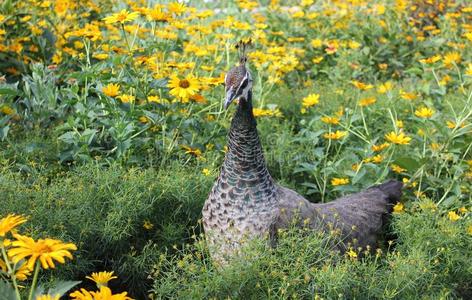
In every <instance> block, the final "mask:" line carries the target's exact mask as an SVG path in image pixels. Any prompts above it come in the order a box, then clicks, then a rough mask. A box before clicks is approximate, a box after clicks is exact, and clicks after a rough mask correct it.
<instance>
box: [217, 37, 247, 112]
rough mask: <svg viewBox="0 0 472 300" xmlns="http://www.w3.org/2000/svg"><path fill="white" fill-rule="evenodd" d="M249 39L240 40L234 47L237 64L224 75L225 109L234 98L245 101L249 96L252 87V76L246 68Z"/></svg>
mask: <svg viewBox="0 0 472 300" xmlns="http://www.w3.org/2000/svg"><path fill="white" fill-rule="evenodd" d="M250 43H251V41H249V42H243V41H240V42H239V43H238V44H237V45H236V48H238V50H239V51H240V52H239V65H237V66H234V67H233V68H231V70H229V72H228V73H227V74H226V76H225V86H226V89H225V90H226V98H225V103H224V108H225V109H227V108H228V106H229V105H230V104H231V102H233V100H235V99H238V98H239V99H240V101H247V100H248V98H249V92H250V91H251V89H252V77H251V73H250V72H249V70H248V69H247V68H246V63H247V55H246V50H247V48H248V46H249V45H250Z"/></svg>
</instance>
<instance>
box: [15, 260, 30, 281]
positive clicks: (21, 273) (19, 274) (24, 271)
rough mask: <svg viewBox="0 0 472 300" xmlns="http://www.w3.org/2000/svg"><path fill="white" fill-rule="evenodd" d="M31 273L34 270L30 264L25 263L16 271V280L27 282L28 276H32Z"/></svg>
mask: <svg viewBox="0 0 472 300" xmlns="http://www.w3.org/2000/svg"><path fill="white" fill-rule="evenodd" d="M31 271H32V269H30V268H29V267H28V264H26V263H23V264H22V265H21V267H19V268H17V270H16V273H15V276H16V279H18V280H20V281H25V280H26V279H28V276H30V275H31Z"/></svg>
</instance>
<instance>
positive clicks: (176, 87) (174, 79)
mask: <svg viewBox="0 0 472 300" xmlns="http://www.w3.org/2000/svg"><path fill="white" fill-rule="evenodd" d="M167 86H168V87H169V88H170V89H171V90H170V92H169V93H170V94H171V95H173V96H175V97H178V98H180V99H181V100H182V101H184V102H185V101H188V99H189V98H190V96H193V95H195V94H196V93H197V92H198V90H199V89H200V83H199V81H198V79H197V78H196V77H195V76H193V75H192V74H189V75H187V77H185V78H183V79H181V78H179V77H178V76H177V75H176V74H174V75H172V76H171V77H170V81H169V83H168V85H167Z"/></svg>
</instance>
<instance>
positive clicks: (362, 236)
mask: <svg viewBox="0 0 472 300" xmlns="http://www.w3.org/2000/svg"><path fill="white" fill-rule="evenodd" d="M241 46H242V48H244V47H245V45H244V44H242V45H241ZM246 63H247V56H246V54H245V51H244V49H242V54H240V64H239V65H238V66H235V67H233V68H232V69H231V70H230V71H229V72H228V74H227V75H226V77H225V84H226V99H225V102H224V107H225V108H227V107H228V106H229V105H230V104H231V102H232V101H234V100H235V99H239V103H238V107H237V111H236V114H235V115H234V117H233V120H232V122H231V128H230V131H229V135H228V151H227V153H226V156H225V159H224V163H223V166H222V168H221V172H220V175H219V177H218V179H217V180H216V182H215V184H214V186H213V188H212V190H211V192H210V195H209V197H208V199H207V200H206V202H205V205H204V207H203V211H202V213H203V226H204V230H205V235H206V237H207V241H208V244H209V250H210V254H211V256H212V259H213V260H214V261H215V262H216V263H217V264H220V265H224V264H226V263H227V262H228V261H230V260H231V257H232V256H234V255H237V253H238V250H239V249H240V248H241V246H242V245H243V244H244V243H245V241H247V240H249V239H253V238H259V237H262V238H264V237H266V238H267V237H268V238H270V239H272V240H274V239H275V237H276V234H277V230H278V229H279V228H286V227H288V226H290V224H292V223H293V222H294V220H295V219H297V220H304V222H303V223H304V225H308V226H309V227H311V228H312V229H313V230H324V231H327V230H331V231H332V229H333V228H334V229H335V231H337V232H338V235H339V237H340V240H341V241H342V242H343V243H340V244H338V245H337V246H336V247H337V248H338V249H339V250H341V251H346V250H347V248H346V247H347V246H346V245H347V243H348V242H349V243H352V244H353V245H355V247H362V248H365V247H367V246H368V245H370V246H374V245H375V244H376V242H377V235H378V234H379V232H380V231H381V228H382V225H383V223H384V220H385V216H386V215H388V214H389V213H390V212H391V207H392V206H393V204H394V203H395V202H397V201H398V200H399V198H400V196H401V193H402V192H401V189H402V183H401V182H398V181H395V180H390V181H388V182H385V183H383V184H380V185H377V186H373V187H370V188H368V189H366V190H364V191H362V192H359V193H355V194H351V195H348V196H344V197H341V198H339V199H336V200H334V201H332V202H329V203H322V204H318V203H311V202H309V201H308V200H306V199H305V198H304V197H302V196H301V195H299V194H298V193H297V192H295V191H293V190H290V189H288V188H285V187H283V186H280V185H278V184H277V183H276V182H275V181H274V179H273V178H272V177H271V176H270V174H269V171H268V170H267V167H266V164H265V160H264V154H263V152H262V147H261V142H260V140H259V136H258V133H257V124H256V120H255V118H254V115H253V111H252V78H251V74H250V72H249V70H248V69H247V68H246ZM328 228H329V229H328Z"/></svg>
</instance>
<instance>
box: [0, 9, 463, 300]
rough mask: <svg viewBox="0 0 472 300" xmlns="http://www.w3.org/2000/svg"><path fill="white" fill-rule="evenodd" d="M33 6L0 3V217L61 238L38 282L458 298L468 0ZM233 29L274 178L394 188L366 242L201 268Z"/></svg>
mask: <svg viewBox="0 0 472 300" xmlns="http://www.w3.org/2000/svg"><path fill="white" fill-rule="evenodd" d="M43 2H44V3H43ZM43 2H42V3H41V5H38V3H36V1H35V0H26V2H20V1H4V3H2V4H0V197H1V199H0V201H1V204H0V220H2V218H4V217H5V216H6V215H8V214H11V213H16V214H21V215H25V216H27V217H28V219H29V221H28V222H27V223H25V224H23V225H21V227H18V228H17V229H18V231H19V232H21V233H22V234H25V235H27V236H31V237H33V238H34V239H35V240H37V239H39V238H45V237H51V238H57V239H61V240H62V241H65V242H72V243H74V244H75V245H77V247H78V250H77V251H75V252H74V253H73V258H74V259H73V260H72V261H70V262H69V261H68V262H67V263H66V264H65V265H61V266H60V267H57V268H55V269H53V270H42V271H41V272H40V280H39V282H40V283H41V284H43V285H47V286H54V285H57V284H55V281H57V280H59V281H65V280H81V281H82V283H81V284H80V286H79V287H83V288H86V289H87V290H89V291H97V289H99V288H100V287H95V284H94V283H93V282H92V281H89V280H84V278H85V276H87V275H90V274H91V272H98V271H114V272H115V275H117V276H118V279H115V280H112V281H110V283H109V286H110V288H111V290H112V291H113V292H114V293H118V292H123V291H125V290H126V291H128V292H129V295H131V296H132V297H134V298H136V299H147V298H153V299H160V298H163V299H172V298H174V299H195V298H217V299H220V298H232V299H233V298H239V299H250V298H268V299H287V298H294V299H295V298H301V299H334V298H343V299H346V298H347V299H418V298H423V299H459V298H462V299H468V298H472V286H471V283H470V279H469V278H471V275H472V263H471V262H472V257H471V255H472V249H471V247H472V219H471V216H472V213H471V211H472V198H471V197H472V196H471V191H472V185H471V180H470V179H471V178H472V135H471V132H472V51H471V49H472V47H470V43H471V41H472V29H471V28H470V25H469V24H470V20H472V14H471V11H472V9H471V8H470V6H468V5H469V4H468V2H467V1H459V0H458V1H447V2H448V5H446V6H444V3H445V2H446V1H442V0H441V1H437V2H435V3H433V4H431V3H428V1H410V0H406V1H396V0H395V1H390V0H376V1H367V2H364V1H344V0H342V1H314V2H313V3H311V1H301V2H300V1H288V2H287V3H280V4H277V1H270V3H256V2H252V1H234V2H233V1H232V2H230V3H228V4H227V5H225V7H221V4H219V3H218V2H217V1H216V2H215V1H213V2H206V3H198V4H197V3H189V4H188V5H187V4H185V5H178V4H176V3H167V2H166V3H164V4H162V6H161V5H160V4H159V5H157V6H155V5H154V4H155V3H154V2H155V1H150V2H149V1H148V2H149V3H146V4H143V3H142V2H140V1H131V2H127V3H124V2H123V1H121V2H120V4H119V8H120V9H119V10H118V8H117V7H118V6H116V5H117V4H116V3H114V2H113V3H112V2H111V1H108V0H100V1H98V2H97V1H82V2H80V3H72V2H69V1H56V2H54V3H53V2H52V1H51V2H49V1H43ZM95 2H97V3H99V5H96V4H97V3H95ZM413 4H414V5H413ZM115 8H116V9H115ZM223 8H224V9H223ZM121 9H126V10H127V11H124V12H121V14H123V15H124V16H125V19H126V18H128V19H126V20H125V21H123V22H124V23H123V24H122V23H120V22H111V23H110V24H107V23H106V22H105V20H104V18H105V17H107V16H110V15H115V14H117V13H118V12H119V11H121ZM215 11H218V13H217V14H214V13H213V12H215ZM131 12H136V13H135V14H131ZM108 20H109V19H108ZM249 36H251V37H252V38H253V41H254V45H253V47H252V48H251V51H250V53H249V68H250V71H251V73H252V75H253V78H254V98H255V99H254V106H255V107H256V108H257V109H258V110H256V111H255V112H256V114H257V121H258V129H259V134H260V137H261V141H262V144H263V147H264V151H265V157H266V161H267V165H268V168H269V171H270V173H271V175H272V176H273V177H274V178H275V179H276V180H277V181H278V182H279V183H281V184H283V185H284V186H287V187H290V188H293V189H294V190H296V191H298V192H299V193H301V194H302V195H304V196H305V197H307V198H308V199H309V200H310V201H313V202H326V201H331V200H333V199H335V198H337V197H339V196H341V195H344V194H347V193H351V192H356V191H360V190H362V189H365V188H367V187H368V186H370V185H372V184H376V183H379V182H382V181H385V180H387V179H390V178H395V179H397V180H402V181H403V182H404V183H405V190H404V196H403V197H402V200H401V205H399V206H397V209H396V212H395V214H394V216H393V217H392V220H391V223H390V224H389V225H388V226H387V227H386V228H385V231H386V235H385V237H384V240H385V241H382V242H381V243H380V244H379V248H378V249H373V251H372V252H371V253H361V252H362V251H361V250H358V249H356V253H354V254H355V255H354V254H352V253H351V255H347V256H346V255H340V254H338V253H333V252H331V251H330V250H329V249H327V248H326V247H325V242H326V239H329V236H324V235H323V234H321V233H312V232H306V230H304V229H296V228H292V229H290V230H288V231H287V232H285V233H284V234H283V237H282V238H281V240H280V241H279V245H278V247H277V248H275V249H267V248H266V247H265V244H264V243H263V242H260V241H255V242H254V244H251V245H248V248H247V252H248V255H247V257H245V258H244V259H242V260H241V261H239V262H236V263H235V264H234V265H232V266H231V267H229V268H227V269H225V270H220V269H217V268H215V267H213V266H212V264H211V260H210V259H209V257H208V253H207V249H206V245H205V240H204V236H203V232H202V229H201V226H200V222H199V219H200V217H201V209H202V206H203V203H204V201H205V199H206V198H207V196H208V193H209V191H210V189H211V186H212V184H213V182H214V180H215V179H216V177H217V176H218V171H219V167H220V166H221V164H222V161H223V158H224V153H225V145H226V134H227V131H228V128H229V124H230V121H231V116H232V113H233V110H234V107H231V108H230V109H229V110H226V111H225V110H224V109H223V107H222V100H223V98H224V86H223V85H222V83H223V81H224V74H225V73H226V72H227V71H228V69H229V68H230V67H231V66H233V65H234V64H235V62H236V61H237V60H238V58H237V53H236V52H237V51H236V50H235V49H234V47H233V46H234V44H235V43H236V42H237V41H238V40H239V39H240V38H247V37H249ZM171 81H172V82H178V83H179V85H178V87H176V86H173V85H172V84H169V82H171ZM189 83H192V84H193V86H196V87H197V88H195V90H190V89H186V88H185V86H187V84H189ZM179 89H180V90H179ZM178 91H180V92H184V96H175V95H176V92H178ZM307 97H309V98H311V99H314V98H317V97H319V102H318V103H314V102H312V103H311V104H310V103H308V102H306V101H304V100H305V99H306V98H307ZM307 103H308V104H307ZM340 182H341V183H344V184H339V183H340ZM0 230H1V228H0ZM8 231H9V232H8V233H7V235H6V237H8V238H12V239H14V238H13V236H12V234H11V233H12V232H10V231H11V230H8ZM0 232H1V231H0ZM3 241H4V237H0V248H2V247H9V246H7V245H8V243H4V242H3ZM356 255H357V257H356ZM7 258H8V257H7ZM3 259H5V257H3V258H2V260H0V293H2V292H3V291H7V290H8V288H9V287H10V281H11V279H12V274H11V273H12V272H10V271H8V268H6V267H2V266H3V265H2V264H1V263H2V262H3ZM7 260H8V259H7ZM17 267H18V266H17ZM30 271H33V270H30ZM27 277H28V278H27V279H26V281H25V282H23V283H22V284H24V285H25V286H28V287H31V285H32V277H33V276H32V275H31V274H30V275H28V276H27ZM33 286H34V284H33ZM10 290H11V289H10ZM10 292H11V291H10ZM98 292H100V291H97V293H98ZM6 293H7V292H5V294H6ZM21 293H22V296H24V295H23V294H26V293H25V291H23V290H22V291H21ZM151 294H152V296H150V295H151ZM12 297H14V296H12ZM12 299H15V300H18V299H16V298H12ZM8 300H10V299H8Z"/></svg>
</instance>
